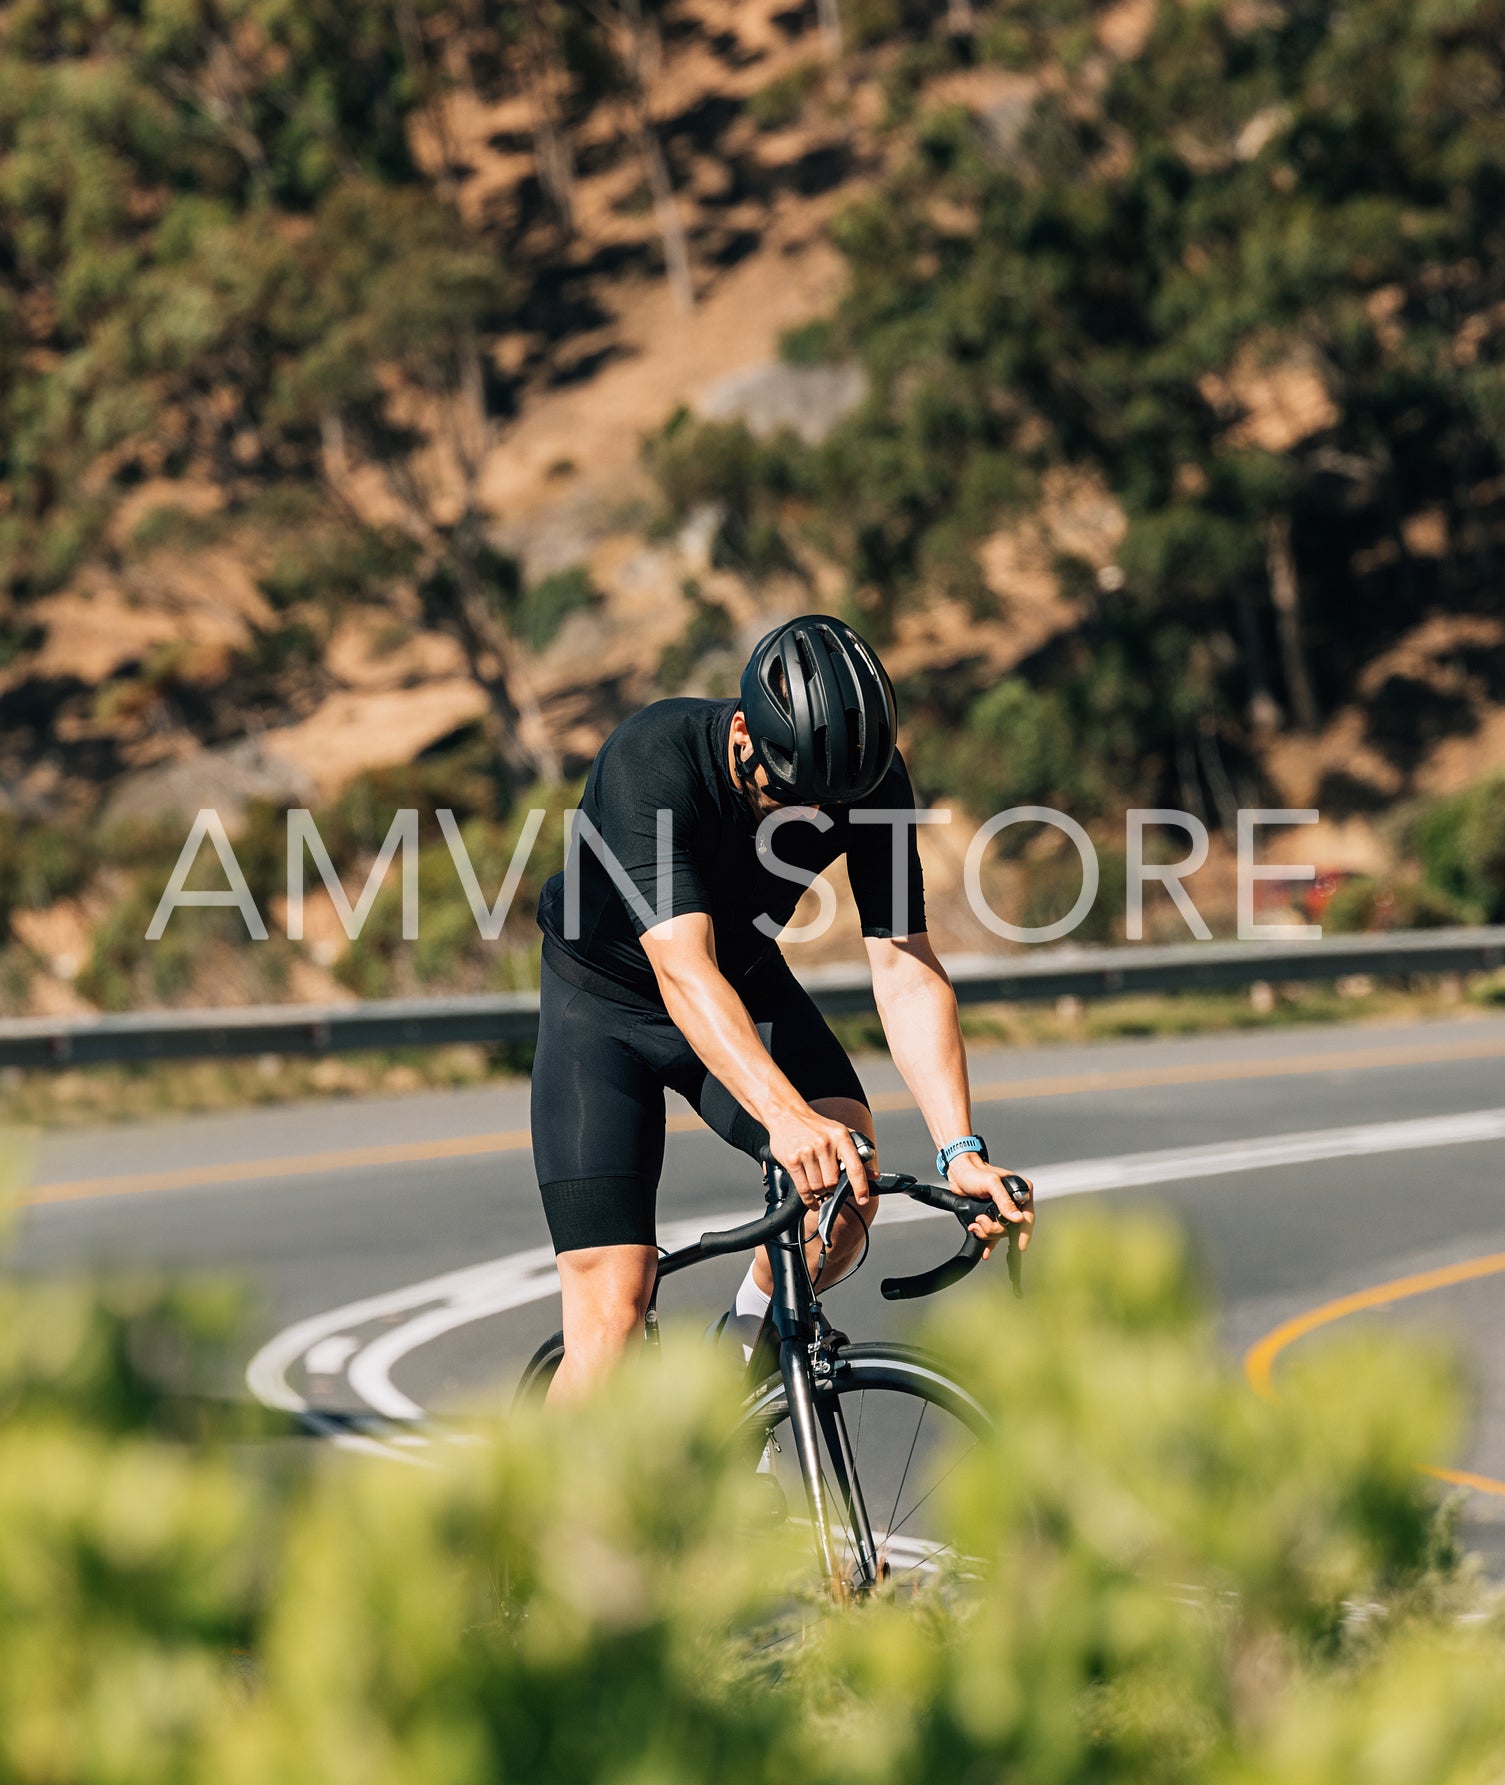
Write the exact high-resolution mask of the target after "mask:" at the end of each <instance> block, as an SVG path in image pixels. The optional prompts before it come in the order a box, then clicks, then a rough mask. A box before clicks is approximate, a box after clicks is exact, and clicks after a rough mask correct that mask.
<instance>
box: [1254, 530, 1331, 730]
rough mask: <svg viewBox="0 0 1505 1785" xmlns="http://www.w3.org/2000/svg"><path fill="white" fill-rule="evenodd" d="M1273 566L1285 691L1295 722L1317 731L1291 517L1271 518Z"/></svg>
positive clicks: (1269, 540) (1269, 551) (1273, 595)
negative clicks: (1303, 630)
mask: <svg viewBox="0 0 1505 1785" xmlns="http://www.w3.org/2000/svg"><path fill="white" fill-rule="evenodd" d="M1266 546H1267V549H1266V556H1267V560H1268V563H1269V568H1270V601H1271V603H1272V605H1273V606H1274V608H1275V631H1276V636H1277V637H1278V638H1279V640H1280V665H1281V669H1282V671H1283V672H1284V674H1285V681H1286V693H1287V694H1288V695H1289V697H1290V702H1291V710H1292V712H1293V713H1294V714H1295V716H1296V724H1297V725H1298V727H1299V728H1300V729H1301V730H1302V731H1306V732H1313V731H1316V729H1317V727H1318V724H1319V719H1318V715H1317V700H1316V696H1315V695H1314V694H1313V693H1312V681H1311V676H1310V674H1309V672H1308V670H1307V661H1306V646H1305V643H1304V642H1303V640H1302V636H1301V587H1300V584H1299V583H1298V582H1297V580H1296V557H1295V554H1294V553H1293V552H1292V550H1291V517H1290V516H1289V515H1287V514H1280V515H1275V516H1273V517H1272V518H1271V521H1270V527H1269V532H1268V535H1267V541H1266Z"/></svg>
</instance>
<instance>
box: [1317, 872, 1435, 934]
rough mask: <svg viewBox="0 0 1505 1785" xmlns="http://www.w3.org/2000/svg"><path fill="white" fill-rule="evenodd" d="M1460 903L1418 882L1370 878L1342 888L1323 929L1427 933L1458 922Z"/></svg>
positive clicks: (1324, 915)
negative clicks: (1428, 930)
mask: <svg viewBox="0 0 1505 1785" xmlns="http://www.w3.org/2000/svg"><path fill="white" fill-rule="evenodd" d="M1461 916H1462V914H1461V912H1460V911H1459V908H1458V906H1457V904H1456V903H1455V902H1454V901H1453V900H1452V899H1450V898H1448V897H1447V896H1445V895H1444V894H1442V893H1440V892H1438V891H1437V890H1436V889H1435V888H1434V887H1431V886H1427V885H1424V884H1420V883H1418V882H1417V881H1415V880H1372V879H1370V878H1369V877H1368V876H1367V875H1361V876H1360V877H1359V878H1357V879H1354V880H1350V881H1348V882H1346V883H1345V884H1344V885H1343V886H1340V887H1339V888H1338V890H1337V891H1336V892H1335V893H1334V894H1333V896H1332V898H1331V899H1330V900H1329V901H1328V903H1327V907H1326V909H1325V910H1324V911H1323V913H1322V927H1323V928H1324V929H1325V930H1330V931H1332V932H1334V933H1335V934H1337V935H1348V934H1353V933H1355V932H1358V931H1364V930H1426V929H1436V928H1439V927H1440V926H1442V925H1445V924H1454V923H1458V922H1459V921H1460V919H1461Z"/></svg>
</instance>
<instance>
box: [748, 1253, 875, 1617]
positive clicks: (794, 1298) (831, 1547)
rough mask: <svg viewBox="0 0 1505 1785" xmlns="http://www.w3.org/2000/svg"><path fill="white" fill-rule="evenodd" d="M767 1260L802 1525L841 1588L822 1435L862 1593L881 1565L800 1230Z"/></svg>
mask: <svg viewBox="0 0 1505 1785" xmlns="http://www.w3.org/2000/svg"><path fill="white" fill-rule="evenodd" d="M769 1261H770V1263H771V1264H772V1266H773V1277H774V1294H773V1307H772V1310H771V1312H772V1316H773V1321H774V1325H775V1327H776V1328H777V1331H778V1334H779V1375H780V1376H781V1377H782V1379H783V1383H784V1399H785V1402H786V1404H787V1406H788V1408H789V1426H790V1430H791V1431H792V1433H793V1435H794V1449H795V1456H796V1458H797V1459H798V1461H799V1467H800V1475H801V1478H802V1479H803V1481H804V1484H805V1498H806V1501H807V1503H808V1505H809V1508H810V1523H811V1525H812V1527H813V1528H814V1531H815V1548H816V1554H817V1556H818V1558H819V1561H820V1565H821V1570H822V1572H823V1574H824V1575H825V1578H826V1579H827V1580H828V1581H829V1582H830V1583H831V1585H832V1587H833V1589H835V1590H837V1591H840V1590H842V1589H843V1588H844V1586H845V1584H846V1583H845V1581H844V1577H843V1574H842V1566H841V1563H842V1558H841V1557H840V1556H839V1554H838V1552H837V1546H836V1542H835V1540H834V1537H833V1532H832V1512H833V1508H832V1506H831V1504H830V1498H829V1494H828V1491H827V1487H826V1478H825V1473H824V1470H823V1469H822V1467H821V1440H822V1438H824V1440H825V1451H826V1454H827V1455H828V1456H829V1457H830V1459H831V1468H832V1472H833V1474H834V1475H835V1477H836V1485H837V1487H838V1489H839V1490H840V1493H841V1499H842V1504H843V1506H844V1507H845V1510H846V1515H847V1521H848V1524H849V1525H850V1527H851V1531H852V1534H853V1536H854V1537H855V1539H856V1545H857V1562H858V1566H859V1569H860V1578H859V1579H858V1581H857V1582H856V1583H855V1584H856V1585H857V1587H858V1589H859V1590H862V1589H865V1588H867V1587H870V1586H872V1585H874V1584H875V1583H876V1582H877V1580H878V1579H879V1578H880V1574H881V1568H880V1563H879V1560H878V1553H877V1545H876V1543H875V1542H874V1540H873V1530H872V1523H871V1521H870V1520H869V1518H868V1512H867V1506H866V1503H865V1502H864V1500H863V1497H862V1486H861V1483H860V1482H859V1481H858V1479H857V1467H856V1460H855V1458H854V1457H853V1454H852V1445H851V1440H850V1437H849V1435H848V1432H847V1426H846V1421H845V1419H844V1418H843V1417H842V1412H841V1398H840V1396H839V1395H838V1394H837V1392H836V1367H837V1351H836V1344H837V1341H836V1335H835V1334H833V1333H832V1331H831V1326H830V1323H829V1322H828V1321H827V1320H826V1318H825V1315H824V1313H823V1312H822V1310H821V1305H820V1302H819V1301H818V1300H817V1299H816V1296H815V1291H814V1288H813V1286H812V1284H811V1282H810V1272H809V1268H808V1265H807V1263H806V1260H805V1246H804V1237H803V1230H802V1227H796V1228H795V1229H794V1231H793V1232H792V1233H789V1234H785V1235H783V1236H782V1237H781V1238H780V1239H779V1241H778V1242H777V1243H776V1244H775V1245H774V1246H772V1247H771V1248H770V1250H769Z"/></svg>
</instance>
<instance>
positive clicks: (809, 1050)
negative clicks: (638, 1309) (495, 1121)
mask: <svg viewBox="0 0 1505 1785" xmlns="http://www.w3.org/2000/svg"><path fill="white" fill-rule="evenodd" d="M550 954H551V951H550V950H549V949H547V948H546V949H545V955H544V961H543V966H542V970H541V976H540V987H539V998H540V1004H539V1023H538V1051H537V1054H536V1056H535V1058H534V1062H533V1105H532V1108H533V1114H532V1122H533V1158H534V1163H535V1165H536V1167H537V1170H538V1183H539V1188H540V1190H541V1191H542V1193H543V1205H544V1213H545V1215H546V1216H547V1217H548V1222H549V1233H550V1236H551V1237H552V1239H553V1242H554V1250H555V1251H556V1252H578V1251H581V1250H583V1249H584V1248H586V1247H589V1246H652V1245H654V1244H656V1234H657V1230H656V1227H655V1222H654V1213H655V1205H656V1202H657V1198H658V1180H659V1174H660V1172H661V1171H662V1169H663V1163H664V1125H665V1109H664V1089H665V1087H666V1086H667V1087H669V1088H671V1089H673V1090H675V1091H678V1092H679V1093H680V1094H681V1095H682V1096H683V1097H685V1098H686V1099H687V1100H688V1101H689V1103H690V1104H691V1105H692V1106H693V1107H694V1108H695V1109H696V1110H698V1111H699V1113H700V1115H701V1117H702V1119H703V1120H704V1121H705V1123H706V1124H707V1126H708V1127H710V1128H712V1129H713V1130H714V1131H715V1132H716V1133H717V1134H719V1135H720V1136H721V1137H722V1139H723V1140H726V1141H728V1142H730V1143H731V1145H732V1146H734V1147H737V1148H738V1149H739V1150H740V1151H742V1152H744V1153H746V1154H748V1156H749V1157H751V1158H756V1157H757V1155H758V1150H759V1148H760V1147H762V1146H763V1144H764V1143H765V1142H766V1141H767V1139H768V1135H767V1132H766V1131H765V1129H764V1128H763V1127H762V1126H761V1124H760V1123H758V1122H757V1121H756V1120H755V1119H754V1118H753V1117H752V1116H751V1115H750V1114H749V1113H748V1112H747V1111H746V1110H745V1109H743V1108H742V1106H741V1105H740V1104H739V1103H738V1102H737V1101H736V1099H735V1098H734V1097H733V1096H732V1095H731V1093H730V1092H729V1091H728V1090H727V1089H726V1088H725V1086H724V1085H722V1084H721V1083H720V1081H719V1080H717V1079H715V1078H713V1077H712V1076H711V1074H710V1073H709V1072H708V1071H707V1069H706V1068H705V1066H704V1065H703V1064H702V1063H701V1061H700V1060H699V1059H698V1058H697V1056H696V1054H695V1052H694V1050H693V1049H692V1048H691V1046H690V1044H689V1042H688V1041H686V1040H685V1038H684V1036H683V1035H682V1034H681V1033H680V1032H679V1030H678V1029H677V1028H676V1027H675V1026H674V1024H673V1023H672V1022H671V1021H670V1020H669V1016H668V1013H667V1012H666V1011H664V1010H662V1009H655V1008H653V1007H651V1006H647V1005H645V1004H643V1003H641V1002H640V1001H639V1000H637V999H635V998H634V997H633V995H632V993H631V992H630V991H628V990H626V989H625V988H623V989H621V990H620V991H619V990H618V989H617V988H615V987H614V986H613V985H612V983H611V982H610V981H608V980H604V979H602V978H601V977H600V976H599V975H595V974H590V973H588V972H585V971H581V970H579V969H578V968H577V967H576V965H575V963H574V962H572V961H569V960H568V959H566V960H562V961H557V966H556V965H551V962H550ZM566 972H567V973H569V974H570V978H568V979H566V978H564V977H563V973H566ZM576 980H578V981H579V983H575V981H576ZM737 989H738V991H739V993H740V994H741V996H742V1000H743V1003H744V1004H745V1005H746V1006H747V1010H748V1013H749V1015H750V1016H751V1017H752V1019H753V1021H754V1022H755V1023H756V1024H757V1026H758V1032H759V1034H760V1035H761V1036H762V1038H763V1044H764V1046H765V1047H767V1049H768V1051H769V1053H770V1054H771V1055H772V1056H773V1058H774V1060H775V1061H776V1062H777V1064H778V1066H779V1067H780V1069H781V1070H782V1071H783V1072H785V1073H786V1074H787V1075H788V1077H789V1079H790V1081H791V1082H792V1083H793V1085H794V1087H795V1089H796V1090H797V1091H798V1092H799V1093H800V1095H801V1096H802V1097H804V1098H805V1099H806V1100H807V1101H809V1102H814V1101H815V1100H816V1099H817V1098H822V1097H847V1098H851V1099H852V1100H853V1101H854V1102H856V1103H863V1104H865V1103H866V1102H867V1099H866V1097H865V1096H864V1094H863V1090H862V1084H861V1081H860V1080H859V1079H858V1077H857V1073H856V1070H855V1068H854V1067H853V1065H852V1062H851V1061H850V1060H849V1059H848V1058H847V1056H846V1052H845V1050H844V1049H843V1047H842V1045H841V1043H840V1042H839V1041H838V1040H837V1039H836V1037H835V1036H834V1035H833V1034H832V1033H831V1031H830V1029H829V1028H828V1027H827V1025H826V1021H825V1018H824V1017H823V1016H822V1015H821V1014H820V1012H819V1011H818V1010H817V1009H816V1007H815V1005H814V1003H813V1002H812V1000H811V998H810V995H809V993H808V992H806V991H805V990H804V988H803V987H802V986H801V985H800V983H799V981H798V980H797V979H796V978H795V977H794V975H793V973H791V972H790V970H789V967H788V965H787V964H786V962H785V961H784V959H783V957H782V956H781V955H776V956H774V957H773V958H772V960H771V961H769V962H767V963H766V964H763V965H760V966H759V967H758V968H756V969H755V970H754V971H753V972H751V973H749V974H747V975H746V976H745V978H744V979H743V980H742V981H741V982H740V983H739V984H738V987H737Z"/></svg>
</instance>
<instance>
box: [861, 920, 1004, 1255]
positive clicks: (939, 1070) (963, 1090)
mask: <svg viewBox="0 0 1505 1785" xmlns="http://www.w3.org/2000/svg"><path fill="white" fill-rule="evenodd" d="M867 953H868V961H869V964H870V965H871V967H872V971H873V998H874V1001H875V1002H876V1004H877V1006H878V1016H879V1020H880V1021H881V1022H882V1024H883V1033H884V1036H885V1037H886V1039H887V1041H888V1047H889V1052H890V1053H891V1054H892V1055H893V1058H894V1064H895V1065H896V1066H897V1067H898V1068H899V1072H900V1074H901V1075H902V1077H903V1079H904V1082H905V1084H906V1085H908V1086H909V1089H910V1091H911V1093H912V1094H913V1096H914V1100H915V1102H916V1103H917V1104H918V1105H919V1106H920V1114H921V1115H922V1116H924V1118H925V1126H926V1127H927V1128H928V1129H929V1130H930V1135H931V1138H932V1139H933V1140H934V1142H935V1144H936V1146H937V1147H938V1148H939V1147H943V1146H945V1145H946V1144H947V1143H948V1142H949V1141H953V1140H959V1139H960V1138H961V1136H962V1135H964V1134H971V1133H972V1131H973V1124H972V1093H971V1087H970V1086H969V1084H968V1082H967V1050H966V1046H965V1044H964V1043H963V1041H962V1026H961V1016H960V1013H959V1012H958V1010H957V1006H956V993H955V991H954V990H953V989H952V986H951V981H950V980H949V979H948V978H947V977H946V969H945V968H944V967H943V966H942V965H941V963H940V961H939V960H938V959H937V958H936V953H935V950H934V949H933V948H932V947H931V946H930V938H929V937H928V936H926V935H925V934H924V933H923V932H921V933H919V934H917V935H913V936H897V937H883V938H873V937H870V938H869V939H868V943H867ZM1005 1169H1006V1168H1004V1167H1001V1166H996V1165H987V1164H985V1163H984V1162H983V1160H982V1159H981V1157H980V1156H979V1155H978V1154H976V1153H964V1154H962V1156H961V1157H960V1158H958V1159H955V1160H953V1161H952V1164H951V1171H950V1175H949V1178H948V1182H949V1183H950V1185H951V1187H952V1189H954V1190H956V1191H958V1192H959V1193H960V1194H961V1195H963V1196H978V1197H992V1199H993V1201H994V1202H995V1203H996V1204H997V1205H998V1208H999V1210H1000V1212H1001V1214H1002V1215H1003V1218H1004V1220H1005V1221H1008V1222H1013V1223H1017V1224H1018V1227H1019V1236H1018V1238H1019V1249H1020V1250H1021V1251H1023V1250H1024V1248H1025V1247H1026V1246H1028V1244H1029V1239H1030V1233H1031V1230H1032V1229H1033V1226H1034V1220H1035V1216H1034V1210H1033V1207H1031V1208H1029V1209H1027V1210H1025V1211H1023V1212H1022V1213H1021V1211H1019V1210H1018V1209H1016V1208H1015V1207H1014V1204H1013V1202H1012V1200H1011V1198H1010V1197H1009V1196H1008V1195H1007V1193H1006V1192H1005V1191H1004V1190H1003V1188H1002V1186H1001V1183H1000V1179H1001V1178H1002V1176H1003V1174H1004V1170H1005ZM974 1231H975V1232H978V1233H979V1236H980V1237H981V1238H984V1239H990V1240H991V1239H996V1238H997V1237H998V1236H999V1234H1001V1233H1003V1232H1004V1231H1005V1229H1004V1227H1003V1226H1002V1224H1000V1223H989V1224H987V1230H984V1229H983V1228H982V1225H981V1224H979V1226H978V1227H976V1228H974Z"/></svg>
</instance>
